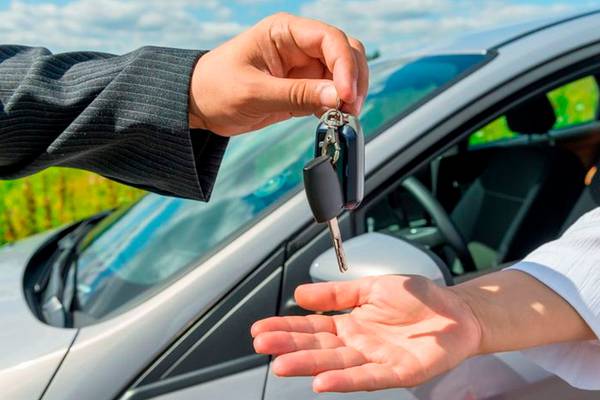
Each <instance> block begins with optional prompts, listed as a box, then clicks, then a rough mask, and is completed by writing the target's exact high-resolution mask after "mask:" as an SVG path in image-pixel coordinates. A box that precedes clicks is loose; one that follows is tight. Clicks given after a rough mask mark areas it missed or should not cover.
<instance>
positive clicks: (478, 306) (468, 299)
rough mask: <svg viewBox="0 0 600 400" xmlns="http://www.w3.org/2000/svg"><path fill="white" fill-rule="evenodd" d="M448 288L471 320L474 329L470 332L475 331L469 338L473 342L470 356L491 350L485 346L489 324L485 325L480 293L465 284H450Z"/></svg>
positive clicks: (482, 301)
mask: <svg viewBox="0 0 600 400" xmlns="http://www.w3.org/2000/svg"><path fill="white" fill-rule="evenodd" d="M448 289H449V290H450V291H451V292H453V293H454V294H455V295H456V297H458V299H459V302H460V304H461V306H462V307H463V309H464V312H465V314H467V317H468V320H470V321H471V322H472V324H473V327H474V329H472V330H471V331H472V332H475V334H474V335H473V337H472V338H471V339H472V340H473V342H474V344H473V345H472V346H471V348H472V349H473V350H472V354H470V356H476V355H480V354H487V353H489V352H493V351H489V350H488V346H487V343H488V342H489V339H488V338H489V336H490V329H489V326H487V321H486V318H485V313H484V312H483V310H482V304H484V300H483V299H481V298H480V297H481V296H480V294H479V293H478V292H476V291H474V290H472V289H471V288H470V287H469V285H467V284H461V285H457V286H451V287H449V288H448Z"/></svg>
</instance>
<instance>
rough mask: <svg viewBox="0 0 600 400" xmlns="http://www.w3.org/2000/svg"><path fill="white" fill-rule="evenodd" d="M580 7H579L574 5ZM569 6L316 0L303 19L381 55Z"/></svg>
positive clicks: (467, 0) (484, 0)
mask: <svg viewBox="0 0 600 400" xmlns="http://www.w3.org/2000/svg"><path fill="white" fill-rule="evenodd" d="M578 6H581V4H578ZM575 9H576V6H575V5H573V3H572V2H567V0H564V2H560V1H559V2H557V3H555V4H553V5H541V4H528V3H527V1H524V2H522V3H521V4H507V2H506V1H501V0H478V1H476V2H475V1H472V0H404V1H397V0H361V1H358V0H349V1H348V0H314V1H312V2H310V3H307V4H305V5H303V6H302V7H301V14H302V15H305V16H308V17H311V18H317V19H321V20H325V21H327V22H329V23H331V24H333V25H336V26H338V27H340V28H342V29H343V30H344V31H346V32H347V33H348V34H350V35H351V36H354V37H357V38H358V39H360V40H361V41H363V42H365V43H366V44H367V47H368V48H370V50H374V49H375V48H377V49H379V50H382V51H383V52H384V53H395V52H399V51H402V50H405V49H408V48H413V47H417V46H423V45H429V44H432V43H434V42H435V41H437V40H441V39H447V38H449V37H452V36H456V35H459V34H462V33H465V32H466V31H468V30H473V29H485V28H490V27H494V26H498V25H502V24H507V23H515V22H518V21H523V20H528V19H534V18H541V17H548V16H552V15H557V14H564V13H567V12H570V11H573V10H575Z"/></svg>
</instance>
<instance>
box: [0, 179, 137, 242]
mask: <svg viewBox="0 0 600 400" xmlns="http://www.w3.org/2000/svg"><path fill="white" fill-rule="evenodd" d="M144 193H145V192H144V191H142V190H138V189H134V188H130V187H127V186H124V185H121V184H118V183H115V182H113V181H111V180H108V179H106V178H103V177H101V176H99V175H96V174H92V173H90V172H85V171H80V170H75V169H68V168H49V169H47V170H45V171H43V172H40V173H38V174H35V175H33V176H30V177H27V178H23V179H17V180H12V181H1V182H0V245H1V244H5V243H10V242H13V241H15V240H19V239H22V238H24V237H27V236H30V235H33V234H35V233H38V232H42V231H45V230H48V229H50V228H53V227H56V226H61V225H64V224H66V223H69V222H73V221H77V220H80V219H82V218H86V217H89V216H90V215H93V214H96V213H98V212H101V211H104V210H108V209H111V208H114V207H118V206H120V205H123V204H128V203H131V202H133V201H135V200H137V199H138V198H140V197H141V196H143V195H144Z"/></svg>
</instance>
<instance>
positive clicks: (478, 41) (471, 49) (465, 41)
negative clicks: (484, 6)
mask: <svg viewBox="0 0 600 400" xmlns="http://www.w3.org/2000/svg"><path fill="white" fill-rule="evenodd" d="M598 12H600V11H599V10H594V9H590V10H589V11H578V12H572V13H568V14H563V15H556V16H553V17H546V18H539V19H533V20H530V21H524V22H519V23H512V24H511V23H508V24H506V25H502V26H498V27H494V28H490V29H486V30H480V31H474V32H469V33H466V34H465V35H462V36H460V37H459V38H452V39H449V40H447V41H440V42H437V43H435V44H433V45H431V46H427V47H424V48H422V49H418V50H414V51H413V52H412V53H411V54H455V53H459V54H465V53H481V52H485V51H487V50H489V49H493V48H496V47H499V46H501V45H502V44H506V43H508V42H511V41H516V40H517V39H518V38H520V37H522V36H525V35H530V34H531V33H532V32H535V31H539V30H545V29H548V28H549V27H551V26H552V25H555V24H560V23H564V22H565V21H568V20H570V19H575V18H581V17H582V16H585V15H588V14H595V13H598Z"/></svg>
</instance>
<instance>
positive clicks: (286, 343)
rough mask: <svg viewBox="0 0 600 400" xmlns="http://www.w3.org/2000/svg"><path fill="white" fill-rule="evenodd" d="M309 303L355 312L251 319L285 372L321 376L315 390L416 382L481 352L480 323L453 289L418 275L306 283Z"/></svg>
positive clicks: (301, 296) (301, 300)
mask: <svg viewBox="0 0 600 400" xmlns="http://www.w3.org/2000/svg"><path fill="white" fill-rule="evenodd" d="M295 297H296V301H297V302H298V304H299V305H300V306H302V307H303V308H306V309H309V310H313V311H341V310H348V309H352V311H351V312H350V313H343V314H336V315H332V316H328V315H322V314H313V315H308V316H289V317H272V318H267V319H264V320H261V321H258V322H256V323H255V324H254V325H253V326H252V336H253V337H254V348H255V350H256V351H257V352H258V353H263V354H271V355H275V356H277V358H276V359H275V361H274V362H273V366H272V368H273V371H274V372H275V374H277V375H280V376H311V375H312V376H315V379H314V382H313V389H314V390H315V391H316V392H348V391H360V390H369V391H370V390H379V389H385V388H391V387H410V386H415V385H417V384H419V383H422V382H424V381H427V380H428V379H430V378H432V377H434V376H436V375H438V374H440V373H442V372H445V371H447V370H449V369H450V368H452V367H454V366H456V365H457V364H459V363H460V362H461V361H463V360H464V359H466V358H467V357H469V356H471V355H473V354H476V353H477V351H478V348H479V343H480V339H481V329H480V326H479V324H478V322H477V320H476V318H475V316H474V314H473V312H472V311H471V309H470V308H469V307H468V305H467V304H466V303H465V302H464V301H463V300H462V299H461V298H460V297H459V296H458V295H456V294H455V293H454V292H453V291H452V290H451V289H448V288H443V287H439V286H437V285H435V284H434V283H433V282H431V281H430V280H427V279H425V278H421V277H416V276H383V277H373V278H364V279H359V280H355V281H349V282H329V283H317V284H309V285H302V286H300V287H298V289H297V290H296V293H295Z"/></svg>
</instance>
